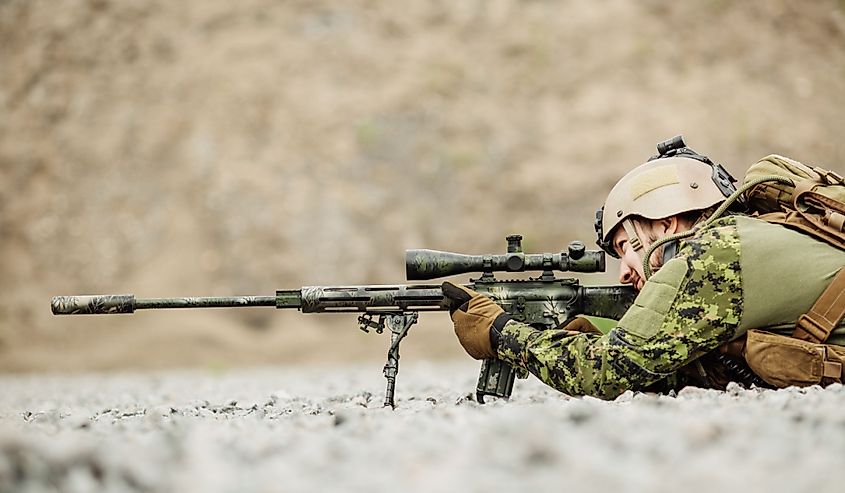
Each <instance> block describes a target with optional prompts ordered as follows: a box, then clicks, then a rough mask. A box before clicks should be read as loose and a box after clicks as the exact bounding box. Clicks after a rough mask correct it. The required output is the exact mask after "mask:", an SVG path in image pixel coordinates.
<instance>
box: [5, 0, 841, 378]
mask: <svg viewBox="0 0 845 493" xmlns="http://www.w3.org/2000/svg"><path fill="white" fill-rule="evenodd" d="M843 107H845V4H843V3H842V2H841V1H833V0H821V1H816V2H800V1H797V0H792V1H786V0H772V1H768V2H722V1H710V2H672V3H669V2H662V1H644V2H628V1H622V0H609V1H602V2H574V1H540V0H536V1H517V0H493V1H480V0H479V1H465V2H445V1H444V2H440V1H437V2H413V1H399V2H396V1H394V2H387V1H385V2H377V1H365V0H355V1H346V2H329V1H321V0H317V1H307V2H306V1H290V2H273V1H270V0H244V1H240V2H229V1H222V0H185V1H180V2H166V1H162V0H133V1H130V0H121V1H109V0H90V1H88V0H86V1H83V0H62V1H58V2H57V1H47V0H4V1H0V290H2V294H3V298H4V302H3V303H2V304H1V305H0V371H44V370H53V371H66V370H97V369H113V368H124V367H134V368H151V367H171V366H192V365H203V366H211V367H217V366H229V365H241V364H263V363H299V362H314V363H317V362H321V361H344V360H352V359H362V358H363V359H374V358H381V355H382V353H383V352H384V350H385V348H386V338H383V337H382V338H381V339H377V338H376V336H373V335H369V336H365V335H363V334H361V333H359V332H358V331H357V330H356V329H355V319H354V317H346V316H340V315H337V316H311V315H307V316H306V315H299V314H286V313H279V312H276V311H274V310H272V309H250V310H225V311H205V312H187V313H175V312H160V313H141V314H136V315H134V316H131V317H130V316H119V317H118V316H115V317H99V318H78V317H77V318H55V317H52V316H51V315H50V312H49V308H48V303H49V300H50V297H51V296H53V295H58V294H82V293H129V292H131V293H134V294H136V295H137V296H141V297H156V296H180V295H186V296H188V295H193V296H197V295H234V294H259V295H271V294H273V292H274V290H275V289H280V288H294V287H299V286H301V285H317V284H362V283H396V282H402V281H403V279H404V277H403V276H404V266H403V252H404V250H405V249H407V248H435V249H441V250H452V251H464V252H469V253H482V252H500V251H503V250H504V248H505V242H504V236H505V235H506V234H509V233H513V232H520V233H522V234H523V235H525V237H526V242H525V247H526V250H529V251H535V252H536V251H559V250H560V249H562V248H564V246H565V245H566V243H567V242H568V241H570V240H572V239H583V240H585V241H586V242H587V243H588V244H592V240H593V236H592V218H593V213H594V212H593V211H594V210H595V208H596V207H598V206H599V205H600V204H601V202H602V200H603V197H604V195H605V194H606V192H607V191H608V190H609V188H610V186H611V185H612V184H613V183H614V182H615V180H616V179H618V178H619V177H620V176H621V175H622V174H623V173H624V172H625V171H626V170H627V169H629V168H630V167H632V166H634V165H636V164H639V163H640V162H641V161H643V160H644V159H645V158H647V157H648V156H649V155H651V154H652V153H653V150H654V147H653V146H654V144H655V143H656V142H658V141H660V140H663V139H665V138H668V137H671V136H672V135H675V134H677V133H683V134H684V135H685V137H686V139H687V142H688V143H689V144H690V145H691V146H692V147H694V148H695V149H697V150H699V151H701V152H704V153H707V154H709V155H710V156H711V157H713V158H714V159H715V160H717V161H719V162H722V163H724V164H725V165H726V166H727V168H728V169H729V170H731V171H732V172H734V173H735V174H741V172H742V171H743V170H744V169H745V167H747V166H748V165H749V164H750V163H751V162H753V161H754V160H755V159H757V158H759V157H761V156H763V155H766V154H768V153H772V152H776V153H780V154H785V155H789V156H793V157H795V158H797V159H799V160H802V161H805V162H808V163H815V164H818V165H822V166H826V167H830V168H833V169H836V170H839V171H840V172H841V171H843V170H845V164H843V163H845V141H843V139H842V135H845V117H843V116H842V108H843ZM615 268H616V266H615V264H611V269H615ZM613 279H614V276H613V275H612V274H611V275H605V276H593V277H591V278H585V281H586V282H612V281H613ZM414 330H415V331H416V332H415V333H414V334H412V335H411V337H410V338H409V340H408V342H407V343H406V344H405V348H404V349H403V355H406V356H408V357H409V358H411V357H426V358H435V357H439V358H449V357H460V355H461V353H460V351H459V350H458V348H457V347H456V346H457V345H456V344H455V342H454V340H453V337H454V336H452V335H451V333H450V332H451V328H450V326H449V324H448V320H447V318H445V317H443V316H442V315H441V316H431V317H427V319H426V321H425V322H424V323H423V324H421V326H420V327H418V328H415V329H414Z"/></svg>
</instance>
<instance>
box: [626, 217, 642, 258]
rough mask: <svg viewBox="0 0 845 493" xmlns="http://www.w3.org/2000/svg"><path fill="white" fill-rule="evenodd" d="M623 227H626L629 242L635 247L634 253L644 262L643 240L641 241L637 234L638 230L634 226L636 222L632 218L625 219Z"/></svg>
mask: <svg viewBox="0 0 845 493" xmlns="http://www.w3.org/2000/svg"><path fill="white" fill-rule="evenodd" d="M622 229H624V230H625V234H627V235H628V244H629V245H631V248H633V249H634V254H635V255H636V256H637V260H639V261H640V263H642V262H643V256H642V252H643V242H642V241H640V237H639V236H637V230H636V229H635V228H634V222H633V221H631V220H630V219H625V220H624V221H622Z"/></svg>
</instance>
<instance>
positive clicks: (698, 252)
mask: <svg viewBox="0 0 845 493" xmlns="http://www.w3.org/2000/svg"><path fill="white" fill-rule="evenodd" d="M735 233H736V229H735V228H731V227H722V228H715V229H713V230H712V231H710V232H708V233H706V236H705V237H704V238H700V239H696V240H694V241H690V242H688V243H687V244H686V245H685V246H684V248H683V249H682V250H681V253H680V255H679V256H678V257H677V258H675V259H673V260H671V261H669V262H668V263H667V264H666V265H665V266H664V267H663V268H662V269H660V271H658V272H657V273H656V274H655V275H654V276H653V277H652V278H651V279H650V280H649V281H648V282H647V283H646V284H645V286H644V288H643V290H642V292H641V293H640V295H639V296H638V297H637V299H636V301H635V303H634V306H632V307H631V309H630V310H629V311H628V312H627V313H626V314H625V316H624V317H623V318H622V319H621V320H620V321H619V325H618V327H616V328H615V329H613V330H611V331H610V332H609V333H608V334H606V335H603V336H598V335H596V334H577V335H573V334H572V333H571V332H567V331H565V330H555V331H538V330H536V329H534V328H532V327H530V326H528V325H525V324H522V323H519V322H515V321H511V322H509V323H508V324H507V325H505V327H504V328H503V329H502V331H501V332H500V333H499V334H496V335H495V336H494V341H495V343H496V351H497V355H498V357H499V358H501V359H503V360H505V361H508V362H510V363H512V364H514V365H516V366H519V367H522V368H525V369H527V370H528V371H530V372H531V373H533V374H534V375H536V376H537V377H538V378H540V379H541V380H542V381H543V382H545V383H547V384H548V385H550V386H552V387H554V388H556V389H558V390H560V391H562V392H565V393H567V394H570V395H592V396H595V397H600V398H605V399H612V398H614V397H616V396H618V395H619V394H621V393H622V392H624V391H625V390H628V389H631V390H641V389H644V388H645V387H647V386H649V385H651V384H653V383H654V382H657V381H659V380H662V379H664V378H666V377H668V376H670V375H672V374H674V373H675V372H676V371H677V370H678V369H679V368H680V367H682V366H684V365H686V364H687V363H689V362H690V361H692V360H694V359H696V358H698V357H700V356H701V355H703V354H705V353H706V352H708V351H710V350H712V349H714V348H715V347H717V346H718V345H719V344H721V343H723V342H725V341H728V340H731V339H732V338H733V337H734V335H735V333H736V329H737V326H738V324H739V319H740V315H741V311H742V291H741V283H740V272H739V241H738V238H737V237H736V234H735Z"/></svg>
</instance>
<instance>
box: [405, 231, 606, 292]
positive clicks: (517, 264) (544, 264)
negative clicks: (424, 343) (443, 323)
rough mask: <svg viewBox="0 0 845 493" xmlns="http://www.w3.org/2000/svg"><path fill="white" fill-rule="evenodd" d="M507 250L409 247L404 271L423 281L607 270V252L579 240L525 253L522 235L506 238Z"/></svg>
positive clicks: (410, 279) (409, 277)
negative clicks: (561, 247) (473, 275)
mask: <svg viewBox="0 0 845 493" xmlns="http://www.w3.org/2000/svg"><path fill="white" fill-rule="evenodd" d="M506 239H507V241H508V253H506V254H504V255H464V254H461V253H452V252H441V251H438V250H426V249H422V250H406V251H405V275H406V276H407V279H408V280H409V281H424V280H428V279H436V278H438V277H447V276H454V275H458V274H466V273H468V272H481V273H483V274H484V275H491V274H492V273H493V272H524V271H544V272H551V271H555V270H557V271H561V272H604V252H603V251H601V250H587V249H586V247H585V246H584V244H583V243H581V242H580V241H573V242H572V243H570V244H569V247H568V248H567V251H566V252H560V253H523V252H522V236H521V235H510V236H508V237H507V238H506Z"/></svg>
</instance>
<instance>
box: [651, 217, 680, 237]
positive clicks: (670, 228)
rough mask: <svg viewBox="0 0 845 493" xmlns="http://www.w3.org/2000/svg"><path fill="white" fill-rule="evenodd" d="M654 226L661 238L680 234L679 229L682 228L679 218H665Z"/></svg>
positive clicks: (657, 221) (655, 222)
mask: <svg viewBox="0 0 845 493" xmlns="http://www.w3.org/2000/svg"><path fill="white" fill-rule="evenodd" d="M653 225H654V228H655V229H656V232H657V234H658V236H660V237H665V236H669V235H673V234H675V233H677V232H678V228H679V227H680V223H679V222H678V216H669V217H664V218H663V219H658V220H656V221H654V222H653Z"/></svg>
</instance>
